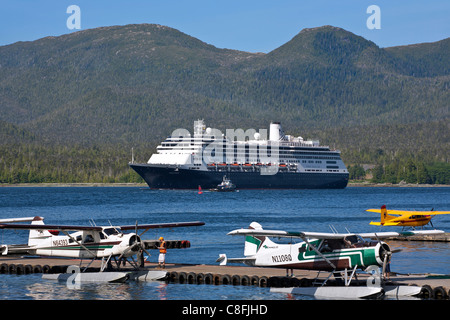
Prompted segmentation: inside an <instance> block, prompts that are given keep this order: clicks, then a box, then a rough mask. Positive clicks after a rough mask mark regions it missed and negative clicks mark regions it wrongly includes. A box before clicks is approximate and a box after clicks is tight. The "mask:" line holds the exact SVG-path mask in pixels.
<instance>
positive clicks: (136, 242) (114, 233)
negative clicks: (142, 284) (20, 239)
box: [0, 217, 205, 274]
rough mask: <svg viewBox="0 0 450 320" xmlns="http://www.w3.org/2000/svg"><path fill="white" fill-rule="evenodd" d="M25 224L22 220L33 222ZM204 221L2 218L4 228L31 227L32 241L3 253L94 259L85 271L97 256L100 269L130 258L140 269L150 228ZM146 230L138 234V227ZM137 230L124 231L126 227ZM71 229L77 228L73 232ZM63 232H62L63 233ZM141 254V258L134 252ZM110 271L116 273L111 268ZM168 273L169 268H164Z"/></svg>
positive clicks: (0, 226)
mask: <svg viewBox="0 0 450 320" xmlns="http://www.w3.org/2000/svg"><path fill="white" fill-rule="evenodd" d="M29 221H31V224H21V223H19V222H29ZM204 224H205V223H204V222H201V221H192V222H173V223H154V224H138V223H137V222H136V224H135V225H125V226H73V225H46V224H44V218H42V217H29V218H15V219H0V229H13V230H30V233H29V238H28V244H27V245H25V246H19V247H18V246H14V245H2V246H0V252H1V254H2V255H7V254H8V253H14V251H16V252H19V253H28V254H32V255H40V256H50V257H68V258H79V259H92V261H91V262H90V263H89V265H88V266H86V267H85V268H84V271H85V270H86V269H87V268H88V267H89V266H90V265H91V263H92V262H93V261H94V260H96V259H102V264H101V268H100V272H102V271H104V270H105V269H106V268H107V267H112V264H111V259H114V260H115V261H116V264H117V268H119V266H120V263H121V262H125V261H128V260H127V259H128V258H130V259H131V261H129V262H130V264H131V265H132V266H134V267H135V268H136V269H138V267H139V266H141V265H142V264H143V252H146V253H147V254H148V255H149V256H150V254H149V253H148V252H147V251H146V250H145V247H144V243H143V241H142V240H141V236H142V235H143V234H144V233H145V232H147V231H148V230H150V229H159V228H176V227H193V226H202V225H204ZM142 229H143V230H144V231H143V232H141V233H140V234H138V232H137V231H138V230H142ZM130 230H132V231H134V232H130V233H123V231H130ZM69 231H74V232H73V233H69ZM60 232H61V233H62V234H61V235H60V234H59V233H60ZM134 255H136V256H137V260H138V261H137V262H136V261H135V260H134V259H133V256H134ZM107 274H112V273H110V272H107ZM164 274H165V272H164Z"/></svg>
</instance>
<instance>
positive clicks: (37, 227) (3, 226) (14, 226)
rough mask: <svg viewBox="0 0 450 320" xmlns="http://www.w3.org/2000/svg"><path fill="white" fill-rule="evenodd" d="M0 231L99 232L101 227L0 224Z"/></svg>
mask: <svg viewBox="0 0 450 320" xmlns="http://www.w3.org/2000/svg"><path fill="white" fill-rule="evenodd" d="M0 229H15V230H67V231H101V230H102V227H95V226H70V225H55V224H53V225H52V224H10V223H2V224H0Z"/></svg>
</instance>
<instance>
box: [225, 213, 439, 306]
mask: <svg viewBox="0 0 450 320" xmlns="http://www.w3.org/2000/svg"><path fill="white" fill-rule="evenodd" d="M440 233H444V231H441V230H420V231H408V232H379V233H378V232H377V233H337V232H336V233H322V232H297V231H294V232H290V231H281V230H264V229H263V228H262V226H261V225H260V224H259V223H257V222H253V223H251V224H250V226H249V227H248V228H246V229H238V230H234V231H231V232H230V233H228V235H241V236H244V237H245V245H244V257H243V258H228V257H227V256H226V254H221V255H220V256H219V258H218V259H217V262H220V264H221V265H225V264H227V263H229V262H234V263H244V264H247V265H250V266H257V267H272V268H284V269H286V272H287V273H288V272H289V271H290V272H291V276H293V269H303V270H317V271H319V274H320V272H321V271H327V272H329V275H328V277H327V278H326V279H325V280H321V279H319V274H318V275H317V278H316V279H315V280H314V281H313V282H312V283H313V285H312V286H307V287H292V288H276V287H272V288H271V291H272V292H280V293H290V294H301V295H312V296H315V297H317V298H325V299H346V298H347V299H358V298H378V297H381V296H383V295H386V296H414V295H418V294H419V293H420V291H421V287H418V286H390V285H388V283H386V282H385V280H384V278H383V275H384V273H385V271H386V267H387V265H388V263H389V262H390V259H391V256H392V254H393V253H394V252H396V250H391V248H390V247H389V245H388V244H387V243H385V242H383V241H381V239H383V238H386V237H392V236H410V235H418V234H440ZM269 237H274V238H288V239H290V241H289V243H286V244H283V243H281V244H280V243H275V242H273V241H272V240H271V239H269ZM364 238H370V239H375V241H366V240H364ZM296 239H299V242H297V243H294V242H295V240H296ZM361 270H363V271H365V272H366V273H368V274H369V277H368V278H367V280H366V281H365V282H364V283H363V284H362V285H361V283H360V281H357V280H355V279H357V271H361ZM288 276H289V275H288ZM333 276H334V278H335V281H334V282H335V283H334V284H333V285H329V284H330V282H332V280H330V278H332V277H333ZM355 282H359V283H355Z"/></svg>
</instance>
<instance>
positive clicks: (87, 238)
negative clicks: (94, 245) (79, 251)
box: [84, 234, 94, 243]
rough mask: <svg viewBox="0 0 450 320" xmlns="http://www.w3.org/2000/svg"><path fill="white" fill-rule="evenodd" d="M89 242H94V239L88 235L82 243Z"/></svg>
mask: <svg viewBox="0 0 450 320" xmlns="http://www.w3.org/2000/svg"><path fill="white" fill-rule="evenodd" d="M90 242H94V237H93V236H92V235H90V234H88V235H87V236H86V238H84V243H90Z"/></svg>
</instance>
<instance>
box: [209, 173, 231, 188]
mask: <svg viewBox="0 0 450 320" xmlns="http://www.w3.org/2000/svg"><path fill="white" fill-rule="evenodd" d="M210 191H218V192H232V191H236V185H235V184H233V182H231V180H230V179H228V178H227V176H223V179H222V182H221V183H220V184H218V185H217V187H216V188H214V189H210Z"/></svg>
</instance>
